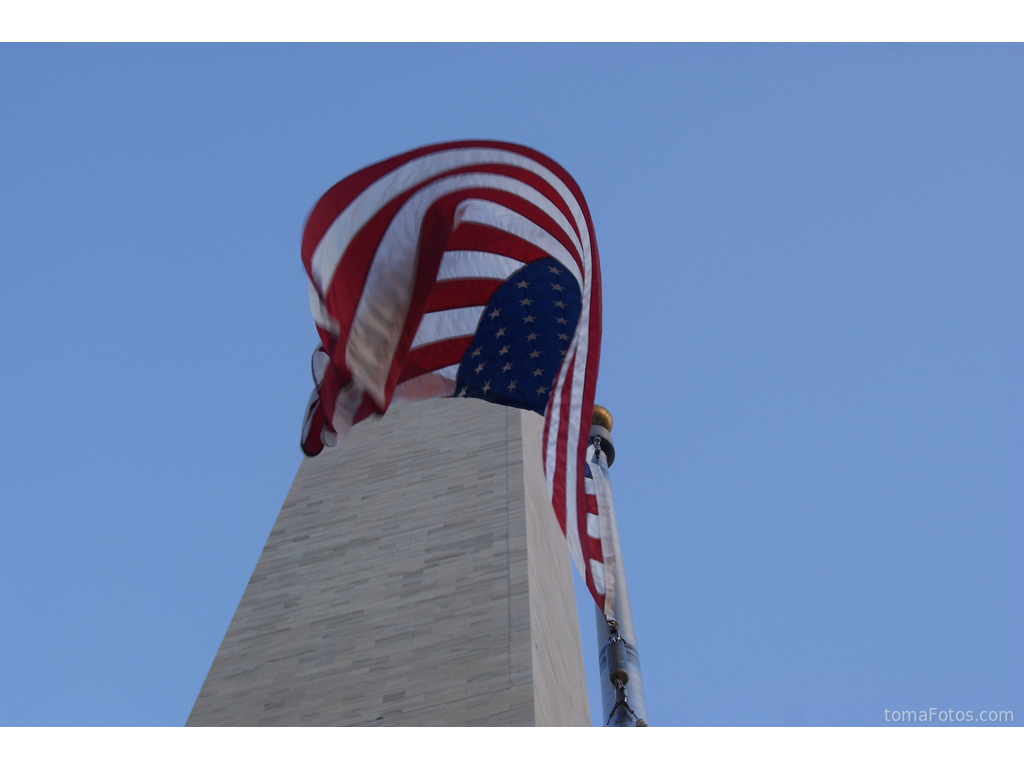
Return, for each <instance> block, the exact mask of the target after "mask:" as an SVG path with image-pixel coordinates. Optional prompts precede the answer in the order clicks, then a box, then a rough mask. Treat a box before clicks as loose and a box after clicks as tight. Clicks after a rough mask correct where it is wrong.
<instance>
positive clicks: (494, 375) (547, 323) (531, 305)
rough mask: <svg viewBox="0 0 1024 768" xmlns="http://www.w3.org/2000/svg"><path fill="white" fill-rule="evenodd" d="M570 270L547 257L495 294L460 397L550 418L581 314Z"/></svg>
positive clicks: (462, 371) (462, 377)
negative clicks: (549, 406) (557, 379)
mask: <svg viewBox="0 0 1024 768" xmlns="http://www.w3.org/2000/svg"><path fill="white" fill-rule="evenodd" d="M565 272H566V271H565V268H564V267H563V266H561V265H560V264H559V263H558V261H556V260H555V259H552V258H547V259H541V260H539V261H535V262H533V263H532V264H529V265H527V266H525V267H523V268H522V269H520V270H519V271H518V272H516V273H514V274H513V275H512V276H511V277H510V278H509V279H508V280H507V281H506V282H505V284H504V285H502V286H501V287H500V288H498V290H497V291H495V292H494V295H493V296H492V297H491V300H490V302H489V303H488V305H487V309H485V310H484V312H483V315H482V316H481V318H480V325H479V327H478V328H477V331H476V335H475V336H474V337H473V341H472V343H471V344H470V345H469V349H468V350H467V351H466V354H465V355H464V356H463V358H462V362H461V364H460V365H459V371H458V375H457V377H456V382H455V395H456V397H478V398H481V399H484V400H488V401H490V402H492V403H499V404H501V405H510V406H514V407H516V408H525V409H527V410H531V411H536V412H537V413H539V414H542V415H543V414H544V410H545V408H546V407H547V404H548V398H549V397H550V394H551V387H552V385H553V382H554V378H555V374H556V373H557V372H558V366H559V365H560V364H561V362H562V358H563V357H564V355H565V352H566V349H567V348H568V346H569V340H570V339H571V338H572V334H573V331H574V330H575V329H576V322H577V320H579V314H580V310H579V307H580V291H579V287H578V285H577V284H576V281H575V280H573V279H571V278H570V279H566V273H565Z"/></svg>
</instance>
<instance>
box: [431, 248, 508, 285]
mask: <svg viewBox="0 0 1024 768" xmlns="http://www.w3.org/2000/svg"><path fill="white" fill-rule="evenodd" d="M525 266H526V265H525V264H524V263H523V262H521V261H517V260H516V259H510V258H509V257H508V256H502V255H501V254H498V253H486V252H484V251H445V252H444V255H443V256H441V266H440V267H438V269H437V281H438V282H441V281H442V280H459V279H468V278H494V279H497V280H505V279H507V278H508V277H509V276H510V275H512V274H514V273H516V272H518V271H519V270H520V269H522V268H523V267H525Z"/></svg>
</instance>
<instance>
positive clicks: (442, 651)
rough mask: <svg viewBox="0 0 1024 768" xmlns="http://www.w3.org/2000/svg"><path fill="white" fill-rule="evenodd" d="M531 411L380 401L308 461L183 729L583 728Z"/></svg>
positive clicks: (570, 597) (583, 696)
mask: <svg viewBox="0 0 1024 768" xmlns="http://www.w3.org/2000/svg"><path fill="white" fill-rule="evenodd" d="M542 429H543V419H542V418H541V417H540V416H538V415H537V414H535V413H532V412H527V411H519V410H515V409H511V408H504V407H501V406H496V405H492V404H489V403H485V402H482V401H479V400H457V399H456V400H431V401H425V402H418V403H406V404H402V405H399V406H396V407H393V408H391V409H390V410H389V411H388V413H387V414H386V415H385V416H384V417H383V418H381V419H380V420H377V421H367V422H363V423H361V424H358V425H356V426H355V427H354V428H353V429H352V431H351V432H350V433H349V435H348V437H347V439H346V440H345V441H344V442H343V443H342V444H341V445H340V446H338V447H337V448H333V449H328V450H325V451H324V452H323V453H322V454H321V455H320V456H317V457H315V458H305V459H303V461H302V464H301V466H300V468H299V471H298V474H297V475H296V477H295V481H294V482H293V484H292V487H291V490H290V491H289V492H288V496H287V498H286V499H285V502H284V505H283V507H282V508H281V512H280V515H279V516H278V518H277V521H276V523H275V524H274V527H273V530H272V531H271V533H270V537H269V539H268V540H267V544H266V547H265V548H264V550H263V553H262V555H261V556H260V558H259V561H258V563H257V565H256V568H255V570H254V572H253V574H252V578H251V579H250V580H249V584H248V586H247V587H246V590H245V593H244V595H243V596H242V600H241V602H240V603H239V605H238V609H237V610H236V612H235V615H234V618H233V619H232V620H231V623H230V626H229V627H228V630H227V633H226V635H225V636H224V640H223V642H222V643H221V646H220V649H219V650H218V652H217V654H216V657H215V658H214V660H213V664H212V666H211V667H210V671H209V674H208V675H207V677H206V681H205V682H204V683H203V686H202V689H201V690H200V692H199V696H198V698H197V699H196V702H195V705H194V707H193V709H192V713H191V715H190V716H189V718H188V723H187V724H188V725H590V714H589V709H588V705H587V691H586V683H585V679H584V673H583V657H582V649H581V646H580V635H579V627H578V624H577V619H576V604H575V599H574V594H573V586H572V576H571V572H570V560H569V554H568V549H567V547H566V544H565V539H564V537H563V536H562V534H561V531H560V530H559V528H558V523H557V521H556V520H555V517H554V513H553V512H552V510H551V504H550V502H549V501H548V497H547V491H546V484H545V480H544V473H543V468H542V465H541V457H540V452H541V431H542Z"/></svg>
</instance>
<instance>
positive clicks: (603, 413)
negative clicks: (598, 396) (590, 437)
mask: <svg viewBox="0 0 1024 768" xmlns="http://www.w3.org/2000/svg"><path fill="white" fill-rule="evenodd" d="M590 423H591V424H597V426H599V427H604V428H605V429H607V430H608V431H609V432H611V431H612V415H611V413H609V412H608V409H607V408H605V407H604V406H603V405H595V406H594V417H593V418H592V419H591V420H590Z"/></svg>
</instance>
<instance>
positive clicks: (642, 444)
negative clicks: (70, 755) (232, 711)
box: [0, 45, 1024, 725]
mask: <svg viewBox="0 0 1024 768" xmlns="http://www.w3.org/2000/svg"><path fill="white" fill-rule="evenodd" d="M1022 137H1024V48H1022V47H1021V46H987V47H976V46H934V45H929V46H914V45H911V46H904V45H871V46H781V45H776V46H768V45H754V46H714V45H690V46H681V45H676V46H588V45H563V46H539V45H529V46H521V45H520V46H485V45H458V46H455V45H451V46H436V45H433V46H432V45H406V46H388V47H385V46H371V45H338V46H304V47H289V46H245V47H202V46H177V47H148V46H132V47H52V46H51V47H25V46H12V45H6V46H0V522H2V534H0V659H2V660H3V661H2V663H0V725H135V724H140V725H180V724H182V723H184V721H185V718H186V717H187V715H188V712H189V710H190V708H191V706H192V703H193V701H194V700H195V697H196V694H197V693H198V691H199V688H200V685H201V684H202V681H203V679H204V677H205V675H206V672H207V670H208V668H209V665H210V663H211V661H212V660H213V656H214V654H215V652H216V650H217V648H218V646H219V644H220V641H221V638H222V637H223V634H224V631H225V630H226V628H227V625H228V622H229V621H230V619H231V616H232V614H233V612H234V610H235V607H236V605H237V603H238V600H239V598H240V597H241V595H242V591H243V590H244V588H245V585H246V583H247V581H248V578H249V575H250V574H251V572H252V569H253V567H254V565H255V563H256V560H257V558H258V556H259V554H260V551H261V550H262V547H263V544H264V542H265V541H266V537H267V535H268V534H269V532H270V528H271V526H272V524H273V522H274V519H275V517H276V515H277V513H278V510H279V508H280V505H281V502H282V501H283V499H284V497H285V494H286V492H287V490H288V487H289V485H290V483H291V481H292V478H293V476H294V474H295V471H296V469H297V467H298V464H299V461H300V458H301V454H300V451H299V447H298V438H299V427H300V422H301V417H302V411H303V408H304V406H305V404H306V400H307V398H308V396H309V391H310V386H311V381H310V376H309V355H310V352H311V350H312V348H313V346H314V345H315V343H316V334H315V330H314V325H313V321H312V319H311V317H310V314H309V301H308V294H307V290H306V280H305V276H304V272H303V270H302V266H301V263H300V260H299V238H300V232H301V228H302V225H303V222H304V219H305V216H306V214H307V212H308V211H309V209H310V208H311V207H312V205H313V204H314V203H315V202H316V200H317V198H318V197H319V196H320V194H322V193H323V192H324V191H325V190H326V189H327V188H328V187H329V186H331V185H332V184H333V183H334V182H336V181H337V180H339V179H340V178H342V177H343V176H345V175H347V174H349V173H351V172H352V171H354V170H357V169H358V168H360V167H363V166H364V165H367V164H369V163H372V162H374V161H376V160H379V159H382V158H384V157H387V156H389V155H392V154H394V153H397V152H400V151H404V150H406V149H410V148H413V147H416V146H419V145H422V144H426V143H431V142H436V141H444V140H450V139H460V138H494V139H502V140H508V141H514V142H518V143H522V144H526V145H529V146H531V147H534V148H536V149H538V150H540V151H542V152H544V153H546V154H548V155H550V156H551V157H553V158H554V159H555V160H557V161H558V162H559V163H561V164H562V165H563V166H564V167H565V168H566V169H567V170H568V171H569V172H570V173H571V174H573V175H574V177H575V178H576V179H577V181H578V182H579V184H580V186H581V187H582V189H583V192H584V194H585V195H586V197H587V200H588V201H589V204H590V208H591V211H592V214H593V218H594V222H595V226H596V228H597V238H598V243H599V247H600V252H601V257H602V267H603V274H604V285H605V295H604V318H605V329H604V346H603V351H602V359H601V376H600V380H599V385H598V402H599V403H601V404H603V405H605V406H607V407H608V408H609V409H610V410H611V411H612V413H613V415H614V417H615V429H614V433H613V434H614V437H615V439H616V441H615V445H616V450H617V460H616V462H615V466H614V467H613V469H612V480H613V483H614V492H615V498H616V507H617V511H618V516H619V521H620V530H621V539H622V546H623V550H624V559H625V564H626V568H627V574H628V578H629V585H630V594H631V597H632V602H633V613H634V617H635V620H636V628H637V636H638V641H639V644H640V654H641V660H642V665H643V669H644V676H645V684H646V689H647V696H648V709H649V711H650V719H651V722H652V724H655V725H800V724H802V725H885V722H884V718H883V711H884V709H886V708H888V709H901V710H902V709H914V710H920V709H927V708H929V707H937V708H939V709H949V708H952V709H954V710H973V711H975V712H978V711H980V710H982V709H985V710H989V709H996V710H1014V711H1015V714H1016V720H1017V722H1018V724H1019V723H1020V722H1021V721H1024V654H1022V650H1024V647H1022V646H1024V555H1022V552H1024V439H1022V438H1024V225H1022V212H1024V141H1022ZM580 615H581V624H582V630H583V646H584V657H585V659H586V661H587V664H588V665H589V668H588V675H589V678H590V680H589V682H590V687H591V691H592V692H591V709H592V712H593V716H594V719H595V721H596V720H597V719H599V715H598V712H599V704H598V701H597V698H596V695H595V694H596V691H597V685H596V683H597V679H596V664H595V663H594V662H595V659H596V650H595V647H594V642H595V641H594V626H593V625H594V622H593V613H592V609H591V607H590V605H589V604H588V603H587V602H586V600H585V599H583V598H582V597H581V599H580Z"/></svg>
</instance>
